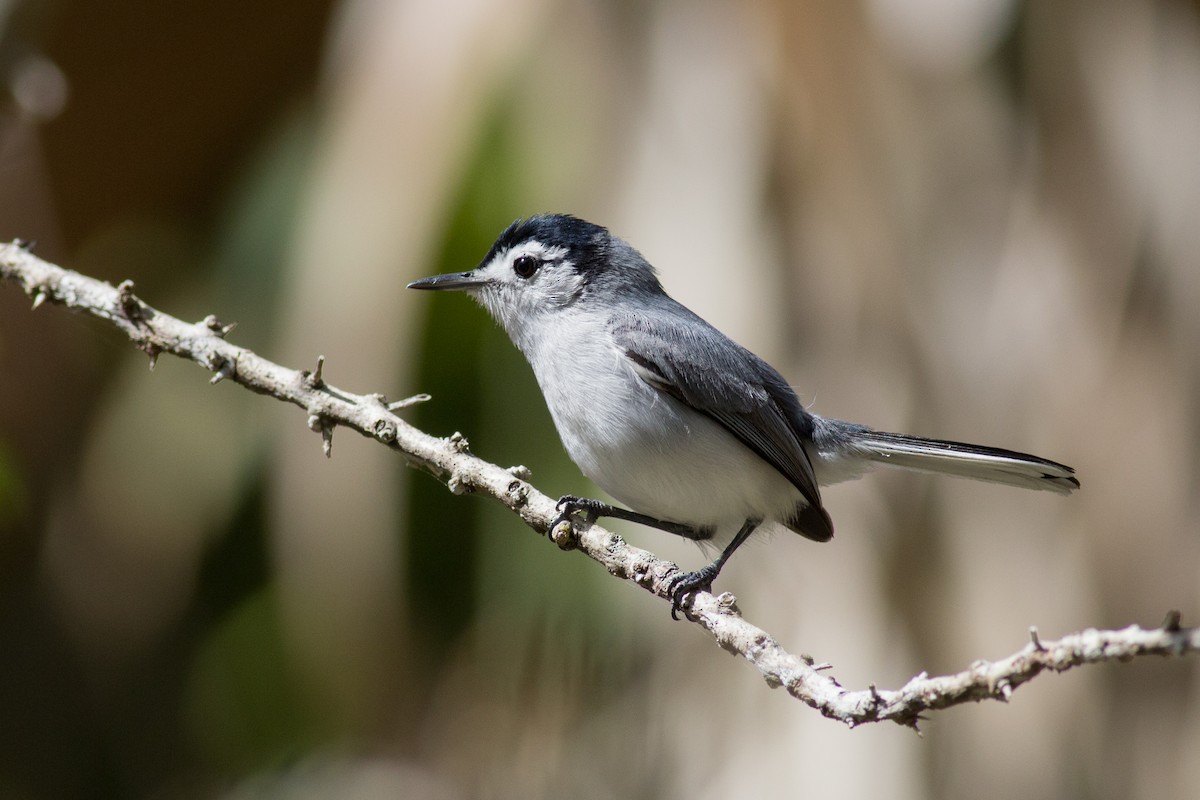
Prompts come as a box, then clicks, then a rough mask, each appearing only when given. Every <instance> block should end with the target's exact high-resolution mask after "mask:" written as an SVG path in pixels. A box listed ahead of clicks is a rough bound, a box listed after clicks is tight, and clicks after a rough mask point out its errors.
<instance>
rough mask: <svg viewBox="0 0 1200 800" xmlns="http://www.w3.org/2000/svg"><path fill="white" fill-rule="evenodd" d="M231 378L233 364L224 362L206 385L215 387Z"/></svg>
mask: <svg viewBox="0 0 1200 800" xmlns="http://www.w3.org/2000/svg"><path fill="white" fill-rule="evenodd" d="M151 369H153V367H151ZM232 377H233V363H232V362H230V361H226V362H224V363H223V364H221V368H220V369H218V370H217V371H216V373H215V374H214V375H213V376H212V378H210V379H209V381H208V383H209V385H210V386H216V385H217V384H218V383H220V382H221V381H223V380H225V379H226V378H232Z"/></svg>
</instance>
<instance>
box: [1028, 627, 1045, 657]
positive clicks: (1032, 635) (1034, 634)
mask: <svg viewBox="0 0 1200 800" xmlns="http://www.w3.org/2000/svg"><path fill="white" fill-rule="evenodd" d="M1029 640H1030V641H1031V642H1033V649H1034V650H1036V651H1037V652H1039V653H1044V652H1045V651H1046V648H1045V646H1044V645H1043V644H1042V640H1041V638H1039V637H1038V629H1037V625H1030V626H1029Z"/></svg>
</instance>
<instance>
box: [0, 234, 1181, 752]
mask: <svg viewBox="0 0 1200 800" xmlns="http://www.w3.org/2000/svg"><path fill="white" fill-rule="evenodd" d="M0 281H7V282H11V283H16V284H19V285H20V286H21V287H22V288H23V289H24V291H25V293H26V295H28V296H30V297H32V298H33V307H34V308H35V309H36V308H38V307H39V306H41V305H42V304H43V303H45V302H47V301H49V302H51V303H56V304H59V305H64V306H66V307H67V308H69V309H71V310H73V311H82V312H84V313H87V314H91V315H92V316H95V317H98V318H100V319H103V320H105V321H107V322H109V323H110V324H112V325H113V326H114V327H116V328H118V329H119V330H121V331H123V332H124V333H125V335H126V336H128V337H129V339H130V341H132V342H133V343H134V344H135V345H136V346H137V347H138V348H140V349H141V350H143V351H144V352H146V353H147V354H148V355H149V357H150V366H151V368H152V369H153V366H154V361H155V359H157V357H158V355H159V354H160V353H171V354H173V355H176V356H179V357H181V358H186V359H189V360H191V361H194V362H196V363H197V364H199V365H200V366H202V367H204V368H205V369H206V370H209V371H210V372H212V373H213V377H212V380H211V382H212V383H217V382H219V381H221V380H229V381H233V382H235V383H239V384H241V385H242V386H245V387H246V388H248V389H250V390H252V391H255V392H258V393H260V394H267V395H270V396H272V397H275V398H276V399H279V400H283V401H285V402H288V403H292V404H294V405H297V406H299V407H300V408H302V409H304V411H305V412H306V414H307V419H308V426H309V427H310V428H311V429H312V430H314V431H316V432H318V433H320V434H321V436H322V442H323V445H324V449H325V454H326V455H329V453H330V448H331V446H332V442H333V429H334V428H335V427H336V426H339V425H340V426H342V427H346V428H350V429H351V430H354V431H357V432H358V433H360V434H362V435H363V436H366V437H369V438H372V439H376V440H378V441H379V442H381V443H382V444H383V445H385V446H386V447H389V448H391V449H392V450H394V451H396V452H397V453H399V454H400V455H401V456H403V457H404V459H405V460H406V461H407V462H408V463H409V464H410V465H411V466H414V467H419V468H421V469H424V470H426V471H428V472H430V473H432V474H433V475H434V476H435V477H437V478H438V479H439V480H442V481H444V482H445V483H446V485H447V486H448V487H449V488H450V490H451V491H452V492H454V493H455V494H464V493H467V492H479V493H481V494H486V495H489V496H491V497H493V498H495V499H497V500H499V501H500V502H501V503H504V505H506V506H508V508H510V509H511V510H513V511H514V512H516V513H517V514H518V515H519V516H520V517H521V519H522V520H524V521H525V523H526V524H527V525H529V527H531V528H533V529H534V530H535V531H538V532H539V533H546V530H547V528H548V527H549V525H550V524H551V521H552V520H553V519H554V517H555V516H556V511H555V501H554V500H553V499H551V498H549V497H547V496H546V495H544V494H542V493H541V492H539V491H538V490H537V489H535V488H534V487H533V486H532V485H531V484H530V483H528V482H527V481H526V480H525V479H524V478H525V477H527V471H526V470H525V469H524V468H523V467H513V468H511V469H508V470H505V469H502V468H501V467H498V466H496V465H495V464H491V463H488V462H487V461H484V460H483V459H480V458H478V457H476V456H474V455H472V454H471V453H470V452H469V450H468V449H467V442H466V440H465V439H464V438H463V437H462V436H461V435H459V434H455V435H453V436H450V437H448V438H445V439H440V438H436V437H433V436H430V435H428V434H426V433H424V432H422V431H420V430H417V429H416V428H414V427H413V426H411V425H409V424H408V423H406V422H404V421H403V420H402V419H400V418H399V417H398V416H396V414H395V413H394V412H395V411H397V410H399V409H401V408H403V407H405V406H406V405H411V404H412V403H414V402H420V401H422V400H426V399H428V397H427V396H424V395H417V396H415V397H412V398H409V399H408V400H401V401H399V402H396V403H390V404H389V403H388V402H387V400H386V399H385V398H384V397H383V396H382V395H379V394H366V395H360V394H354V393H351V392H347V391H343V390H341V389H338V388H335V387H334V386H331V385H330V384H328V383H326V382H325V380H324V378H323V376H322V374H321V373H322V366H323V363H324V359H323V358H319V359H318V360H317V364H316V369H315V370H313V371H311V372H309V371H307V370H303V371H297V370H293V369H288V368H287V367H283V366H280V365H279V364H275V363H273V362H271V361H268V360H267V359H265V358H262V357H261V356H259V355H257V354H255V353H254V352H252V351H250V350H247V349H246V348H244V347H238V346H237V345H234V344H231V343H229V342H228V341H226V340H225V337H226V335H227V334H228V333H229V332H230V331H231V330H232V328H233V326H232V325H222V324H221V323H220V322H218V321H217V319H216V317H213V316H209V317H207V318H206V319H204V320H201V321H200V322H196V323H190V322H184V321H183V320H180V319H177V318H175V317H172V316H170V315H168V314H164V313H162V312H161V311H158V310H156V309H154V308H151V307H150V306H148V305H146V304H145V303H143V302H142V301H141V300H140V299H139V298H138V297H137V296H136V295H135V294H134V293H133V284H132V283H131V282H129V281H125V282H123V283H121V284H120V285H119V286H116V287H113V286H112V285H111V284H108V283H105V282H103V281H98V280H96V279H94V278H89V277H86V276H84V275H80V274H79V273H77V272H72V271H70V270H66V269H62V268H61V267H57V266H55V265H53V264H50V263H48V262H46V261H43V260H42V259H40V258H37V257H36V256H34V255H32V254H31V253H29V252H28V251H27V250H26V249H25V248H24V247H23V246H22V245H21V244H20V243H12V244H0ZM551 538H552V539H553V540H554V541H555V542H556V543H557V544H558V545H559V546H560V547H562V548H563V549H576V548H577V549H579V550H581V551H582V552H583V553H584V554H585V555H587V556H588V557H589V558H591V559H592V560H593V561H596V562H598V563H600V564H601V565H602V566H604V568H605V569H607V570H608V571H609V572H610V573H612V574H613V575H615V576H616V577H618V578H623V579H625V580H627V581H630V582H632V583H635V584H637V585H638V586H641V587H642V588H643V589H646V590H647V591H649V592H651V593H652V594H655V595H657V596H658V597H660V598H662V599H664V600H667V601H669V600H670V594H669V592H668V591H667V586H668V581H667V579H668V578H669V577H670V576H672V575H673V574H674V573H676V572H677V571H678V567H676V566H675V565H674V564H672V563H671V562H669V561H665V560H663V559H660V558H657V557H656V556H655V555H653V554H652V553H650V552H648V551H646V550H642V549H640V548H637V547H633V546H631V545H629V544H626V543H625V541H624V540H622V539H621V538H620V537H619V536H617V535H615V534H613V533H611V532H609V531H607V530H604V529H603V528H601V527H600V526H598V525H591V526H588V527H586V528H585V529H583V530H581V531H578V532H574V533H572V532H570V531H567V530H565V526H559V528H558V529H556V530H555V531H553V532H551ZM688 618H689V619H690V620H691V621H693V622H694V623H696V624H698V625H700V626H701V627H702V628H704V629H705V630H706V631H708V633H709V634H710V635H711V636H712V637H713V639H715V640H716V642H717V643H718V644H719V645H720V646H721V647H722V648H724V649H725V650H728V651H729V652H731V653H735V654H737V655H740V656H741V657H743V658H744V659H746V660H747V661H749V662H750V663H751V664H753V665H754V666H755V667H756V668H757V669H758V671H759V672H760V673H761V674H762V676H763V678H764V679H765V680H766V681H767V684H768V685H770V686H772V687H778V686H782V687H784V688H786V689H787V692H788V694H790V695H792V696H793V697H795V698H796V699H798V700H800V701H802V702H804V703H806V704H807V705H809V706H812V707H813V708H814V709H816V710H817V711H819V712H820V713H821V714H823V715H825V716H826V717H829V718H831V719H836V720H839V721H841V722H844V723H846V724H848V725H850V726H856V725H860V724H863V723H866V722H880V721H884V720H890V721H892V722H896V723H899V724H901V725H907V726H910V727H912V728H916V727H917V724H918V722H919V720H920V719H921V714H922V713H923V712H926V711H931V710H936V709H942V708H948V707H950V706H954V705H960V704H962V703H967V702H978V701H980V700H987V699H993V700H1003V701H1007V700H1008V698H1009V697H1010V696H1011V695H1012V692H1013V690H1014V689H1016V688H1017V687H1018V686H1020V685H1021V684H1023V683H1025V682H1027V681H1029V680H1032V679H1033V678H1034V677H1036V676H1037V675H1038V674H1040V673H1041V672H1043V671H1044V670H1047V669H1048V670H1052V671H1055V672H1063V671H1065V670H1068V669H1071V668H1072V667H1077V666H1080V665H1082V664H1095V663H1100V662H1105V661H1125V660H1129V659H1131V658H1134V657H1137V656H1144V655H1159V656H1181V655H1185V654H1194V653H1197V652H1200V628H1186V629H1185V628H1181V627H1180V625H1179V615H1178V613H1176V612H1172V613H1171V614H1168V615H1167V620H1166V622H1165V623H1164V624H1163V625H1162V626H1161V627H1160V628H1154V629H1143V628H1139V627H1137V626H1130V627H1128V628H1124V629H1122V630H1118V631H1098V630H1086V631H1083V632H1081V633H1076V634H1071V635H1069V636H1064V637H1063V638H1062V639H1059V640H1057V641H1041V640H1040V639H1039V638H1038V635H1037V632H1036V631H1035V630H1032V629H1031V631H1030V633H1031V639H1032V641H1031V642H1030V643H1029V644H1027V645H1026V646H1025V647H1024V649H1022V650H1020V651H1019V652H1017V653H1015V654H1014V655H1011V656H1009V657H1008V658H1005V659H1002V660H1000V661H996V662H986V661H979V662H976V663H975V664H973V665H972V666H971V667H970V668H969V669H967V670H964V671H963V672H960V673H957V674H954V675H946V676H942V677H933V678H931V677H929V676H928V675H926V674H925V673H922V674H920V675H918V676H916V677H914V678H913V679H912V680H910V681H909V682H908V683H907V684H905V685H904V686H903V687H902V688H900V689H896V690H889V691H885V690H878V689H876V688H875V687H874V686H871V687H869V688H867V689H865V690H858V691H849V690H847V689H845V688H843V687H842V686H841V685H840V684H839V683H838V682H837V681H836V680H835V679H834V678H833V677H832V676H830V675H827V674H824V672H823V670H824V669H825V668H826V667H825V666H824V665H814V664H813V662H812V660H811V659H809V658H807V657H800V656H795V655H792V654H791V653H789V652H787V651H786V650H784V649H783V648H782V647H780V646H779V644H778V643H777V642H776V641H775V639H774V638H772V637H771V636H770V635H769V634H768V633H767V632H766V631H764V630H762V629H761V628H758V627H756V626H754V625H752V624H751V623H749V622H747V621H746V620H745V619H744V618H743V617H742V615H741V613H740V612H739V611H738V609H737V607H736V601H735V599H734V598H733V596H732V595H730V594H728V593H726V594H722V595H720V596H719V597H714V596H713V595H711V594H709V593H706V592H700V593H699V594H698V595H697V596H696V598H695V601H694V602H693V603H692V605H691V608H690V610H689V613H688Z"/></svg>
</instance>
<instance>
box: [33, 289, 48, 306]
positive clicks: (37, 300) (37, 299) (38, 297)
mask: <svg viewBox="0 0 1200 800" xmlns="http://www.w3.org/2000/svg"><path fill="white" fill-rule="evenodd" d="M44 302H46V290H45V289H39V290H38V293H37V294H35V295H34V296H33V310H34V311H37V310H38V306H40V305H41V304H42V303H44Z"/></svg>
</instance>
